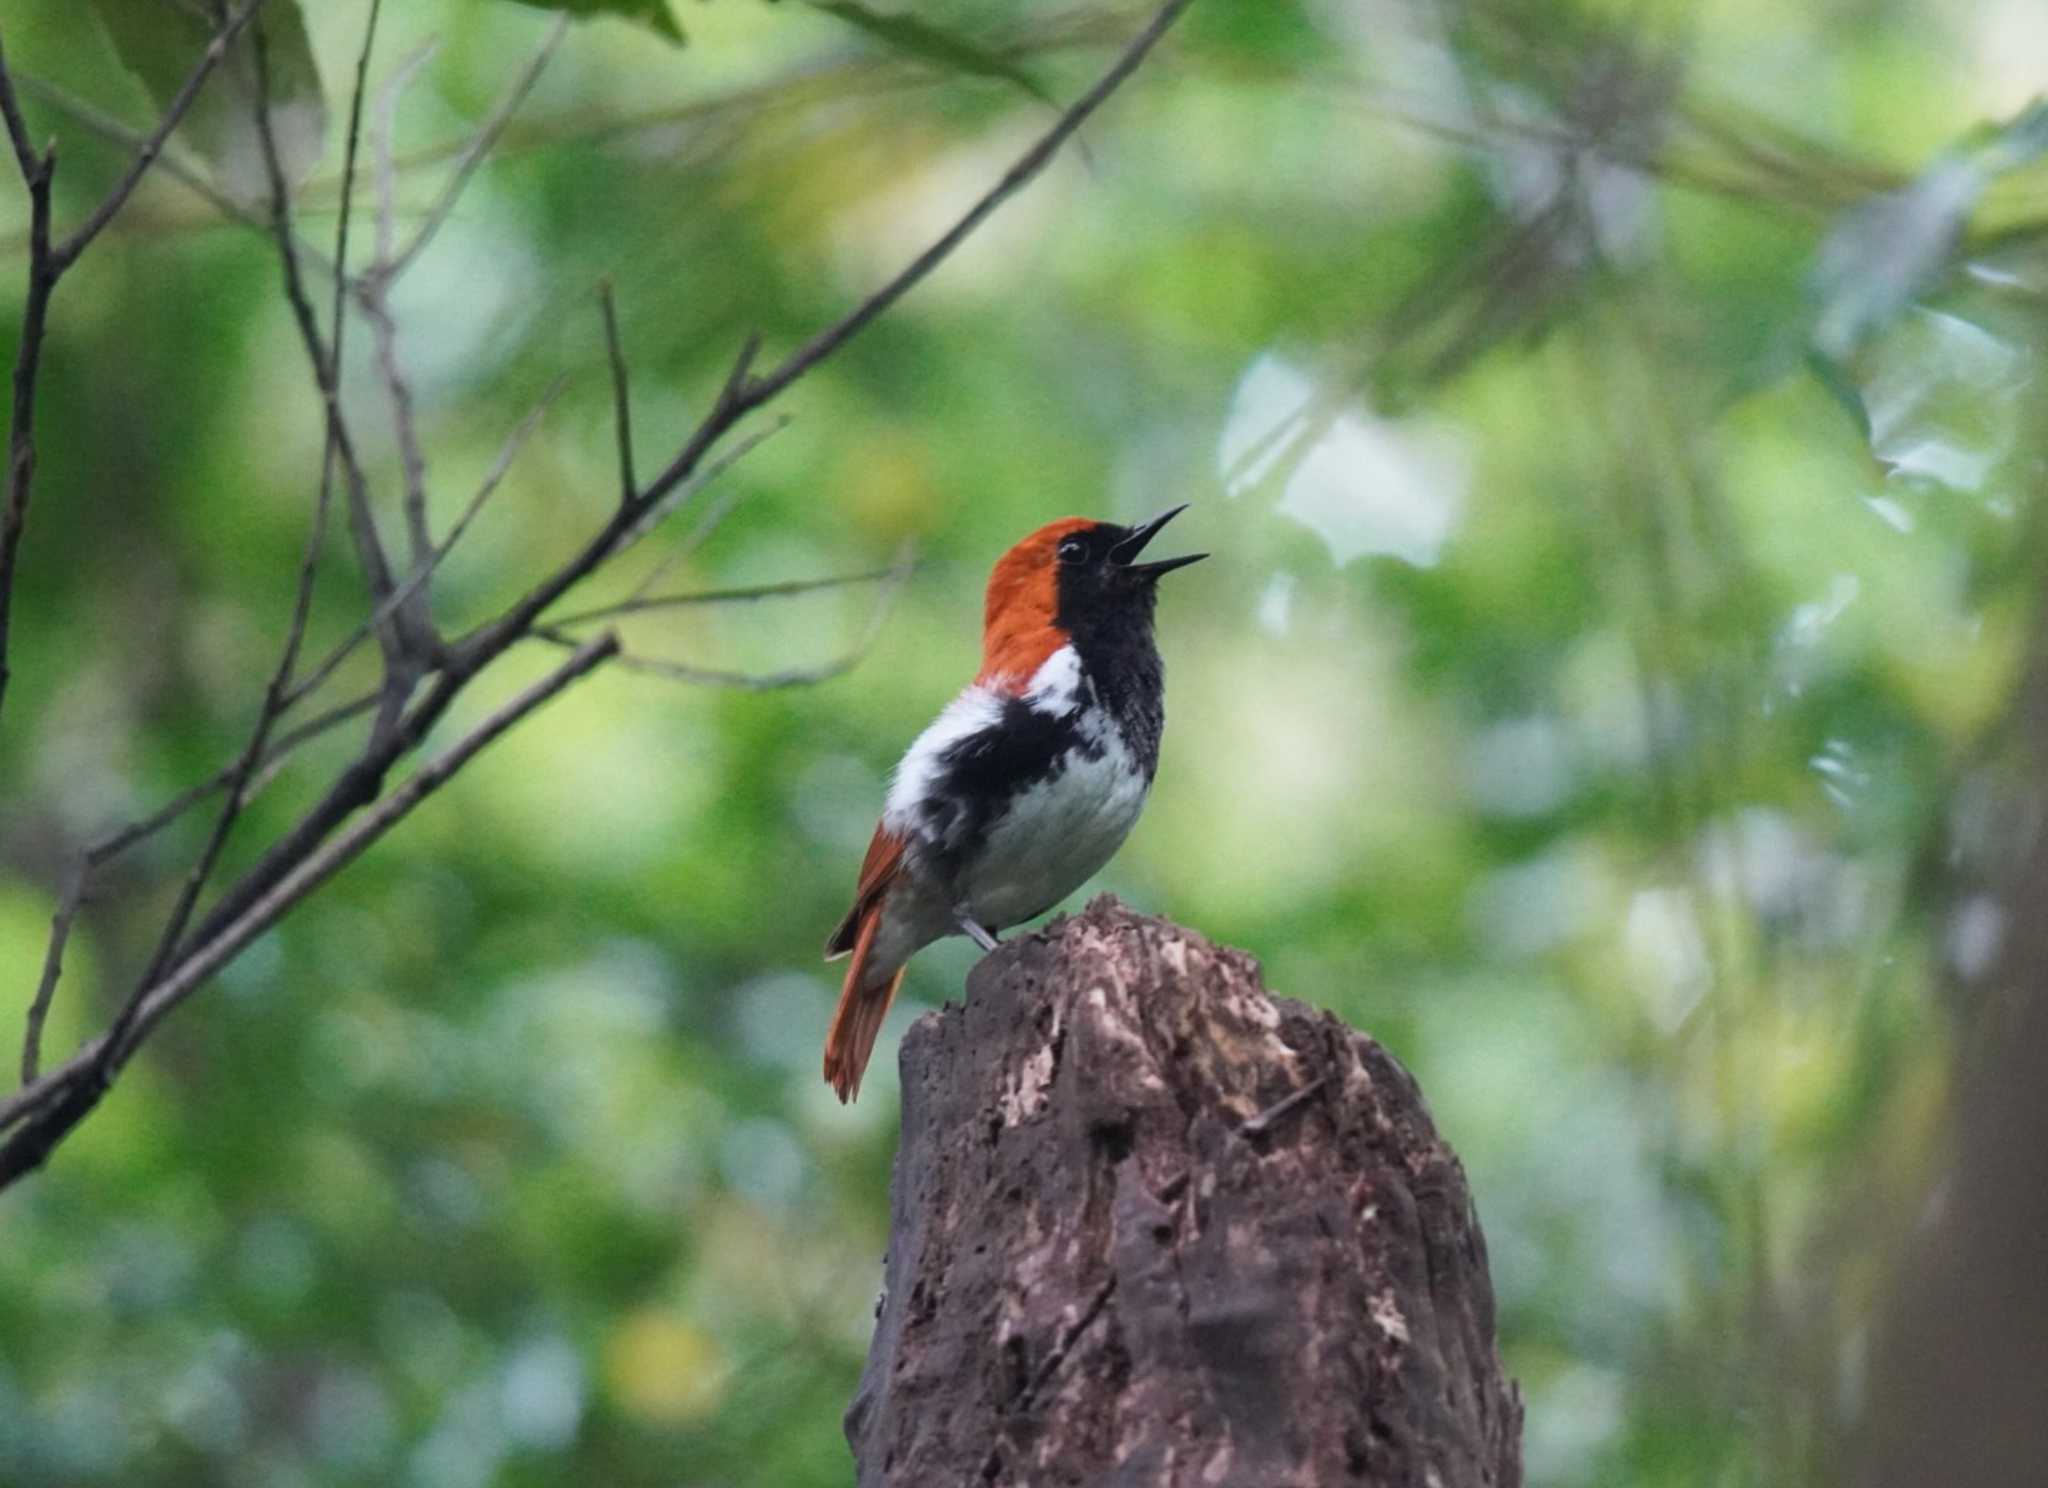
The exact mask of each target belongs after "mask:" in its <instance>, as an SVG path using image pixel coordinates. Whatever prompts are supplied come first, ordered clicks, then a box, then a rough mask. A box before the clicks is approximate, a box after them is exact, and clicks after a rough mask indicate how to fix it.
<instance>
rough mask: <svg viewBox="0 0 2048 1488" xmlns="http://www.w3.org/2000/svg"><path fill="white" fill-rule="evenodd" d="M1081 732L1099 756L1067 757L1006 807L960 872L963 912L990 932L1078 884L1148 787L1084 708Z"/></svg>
mask: <svg viewBox="0 0 2048 1488" xmlns="http://www.w3.org/2000/svg"><path fill="white" fill-rule="evenodd" d="M1082 727H1083V730H1084V732H1087V733H1089V734H1090V735H1091V737H1093V738H1094V739H1096V740H1097V741H1098V742H1099V746H1100V754H1099V756H1098V757H1096V758H1093V759H1091V758H1089V757H1088V753H1087V752H1086V751H1084V750H1081V749H1073V750H1069V751H1068V752H1067V756H1066V758H1065V759H1064V760H1063V761H1062V762H1061V768H1060V769H1058V770H1057V771H1055V772H1054V773H1053V774H1052V775H1051V776H1050V777H1048V778H1047V779H1045V780H1042V781H1039V782H1038V783H1037V784H1035V785H1033V786H1031V787H1030V788H1029V789H1027V790H1025V791H1024V792H1022V793H1021V794H1020V795H1018V796H1017V797H1016V799H1015V800H1014V801H1012V802H1011V805H1010V809H1009V810H1008V811H1006V812H1004V813H1003V815H1002V816H1001V817H1000V818H999V819H998V820H997V821H996V822H995V824H994V825H993V826H991V827H990V829H989V833H988V838H987V842H986V845H985V847H984V849H983V850H982V851H981V852H978V853H977V854H975V856H974V859H973V861H972V862H971V863H970V864H967V865H965V869H964V872H963V874H962V883H961V888H962V891H963V894H962V897H963V898H964V900H965V901H966V904H967V907H968V909H969V912H970V913H972V914H973V916H974V917H975V918H976V919H977V920H979V921H981V922H982V923H983V924H985V925H988V926H991V927H993V928H995V929H1001V928H1003V927H1004V926H1007V925H1015V924H1017V923H1019V922H1021V921H1023V920H1027V919H1029V918H1031V917H1032V916H1033V915H1036V914H1040V913H1042V912H1044V911H1045V910H1047V909H1050V908H1051V907H1052V906H1053V905H1055V904H1057V903H1058V902H1059V901H1060V900H1062V899H1064V898H1066V897H1067V895H1069V894H1071V893H1073V892H1074V890H1076V889H1078V888H1079V887H1080V886H1081V885H1082V884H1083V883H1085V882H1086V881H1087V880H1088V879H1089V877H1090V876H1092V875H1093V874H1094V873H1095V872H1096V870H1098V869H1099V868H1101V867H1102V865H1103V864H1105V863H1107V862H1108V861H1109V860H1110V859H1111V858H1112V857H1113V856H1115V854H1116V850H1117V849H1118V848H1119V847H1121V846H1122V845H1123V841H1124V838H1126V837H1127V836H1129V835H1130V831H1131V828H1132V826H1134V825H1135V824H1136V822H1137V820H1138V813H1139V811H1140V810H1141V809H1142V808H1143V807H1144V805H1145V791H1146V788H1147V786H1148V784H1149V782H1148V781H1147V780H1146V779H1145V775H1144V772H1143V771H1142V770H1141V769H1139V767H1138V762H1137V760H1136V759H1135V758H1133V757H1132V755H1131V752H1130V750H1129V749H1128V748H1126V747H1125V745H1124V741H1123V738H1122V736H1121V735H1120V734H1118V733H1117V731H1116V728H1115V726H1114V725H1113V724H1112V723H1111V722H1110V721H1109V718H1108V716H1107V715H1106V714H1103V713H1101V712H1100V710H1099V709H1090V710H1088V712H1087V713H1085V714H1084V715H1083V719H1082Z"/></svg>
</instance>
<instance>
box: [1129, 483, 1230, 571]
mask: <svg viewBox="0 0 2048 1488" xmlns="http://www.w3.org/2000/svg"><path fill="white" fill-rule="evenodd" d="M1187 509H1188V504H1187V503H1186V502H1185V501H1183V502H1182V503H1181V504H1180V505H1179V506H1176V507H1170V508H1169V509H1167V510H1166V511H1163V512H1161V513H1160V514H1159V515H1158V516H1156V517H1154V518H1153V519H1152V520H1151V521H1149V522H1141V523H1140V524H1139V525H1138V526H1136V527H1133V528H1132V529H1131V535H1130V536H1129V537H1127V538H1125V539H1124V540H1123V541H1122V542H1120V543H1118V544H1117V545H1116V546H1115V547H1113V548H1111V549H1110V550H1109V558H1110V561H1111V562H1112V563H1118V564H1121V565H1123V567H1124V569H1125V570H1126V571H1127V572H1129V573H1133V574H1141V575H1143V576H1144V577H1146V578H1148V579H1156V578H1158V577H1159V576H1160V575H1161V574H1165V573H1172V572H1173V571H1174V570H1175V569H1176V568H1186V567H1187V566H1188V565H1189V564H1190V563H1199V562H1201V561H1202V560H1203V559H1204V558H1206V557H1208V556H1209V555H1208V554H1207V553H1189V554H1187V555H1186V556H1184V557H1180V558H1161V559H1160V560H1159V561H1158V562H1156V563H1138V562H1136V561H1134V560H1135V559H1136V558H1137V556H1138V555H1139V554H1140V553H1142V552H1144V551H1145V544H1146V543H1148V542H1150V541H1152V539H1153V538H1155V537H1157V536H1158V535H1159V529H1160V528H1162V527H1164V526H1165V525H1166V524H1167V523H1168V522H1171V521H1172V520H1173V519H1174V518H1175V517H1177V516H1179V515H1180V514H1181V513H1182V512H1184V511H1186V510H1187Z"/></svg>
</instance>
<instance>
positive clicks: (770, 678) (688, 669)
mask: <svg viewBox="0 0 2048 1488" xmlns="http://www.w3.org/2000/svg"><path fill="white" fill-rule="evenodd" d="M916 569H917V565H916V563H914V562H913V561H912V555H911V553H910V550H909V549H907V548H906V549H905V550H904V552H903V553H902V555H901V556H900V557H898V559H897V560H896V562H895V564H894V565H893V566H892V567H891V568H890V569H889V570H888V571H887V573H886V574H885V575H884V584H883V588H882V590H881V592H880V593H879V594H877V595H876V596H875V605H874V608H873V609H872V610H871V611H869V613H868V619H867V624H866V625H864V626H862V627H861V633H860V636H859V638H858V639H856V640H855V641H854V643H853V644H852V645H851V646H849V647H848V648H847V649H846V650H845V651H843V652H841V653H840V654H839V655H838V656H836V657H834V658H833V659H832V660H831V661H828V662H825V663H823V664H822V665H820V666H815V667H791V668H789V669H787V670H785V671H779V672H734V671H723V670H720V669H718V668H714V667H699V666H692V665H691V664H690V663H688V662H685V661H669V660H667V659H665V658H662V657H656V656H640V655H637V654H635V653H634V652H630V651H627V650H624V649H623V648H622V649H621V650H620V652H619V655H618V665H619V667H620V668H621V669H622V670H624V671H629V672H643V673H646V674H647V675H649V676H654V677H666V678H668V679H669V680H670V681H672V682H688V683H692V684H694V685H696V686H699V687H729V688H733V689H735V690H737V691H741V692H776V691H780V690H782V689H784V688H790V687H812V686H815V685H816V684H818V683H820V682H829V681H830V680H832V678H834V677H840V676H844V675H845V674H846V673H848V672H850V671H852V670H853V669H854V668H855V667H857V666H859V665H860V662H861V658H862V657H864V656H866V655H867V654H868V652H869V650H871V649H872V648H873V646H874V644H875V638H876V637H877V636H879V635H880V634H881V633H882V626H883V625H884V624H885V623H886V622H887V621H888V618H889V611H890V609H891V608H892V607H893V606H894V604H895V602H896V596H897V595H898V594H899V593H900V592H901V591H902V588H903V586H904V584H905V583H907V582H908V581H909V579H910V576H911V574H912V573H914V572H915V571H916ZM532 633H533V635H534V636H535V637H537V638H538V639H540V640H543V641H546V642H548V643H549V644H550V645H555V646H561V647H563V648H564V649H568V650H574V649H575V648H576V647H577V646H579V645H581V644H582V642H581V641H580V640H579V639H578V638H577V637H575V636H572V635H569V634H567V633H566V632H564V631H563V630H561V629H560V628H559V626H558V625H540V626H535V627H534V629H533V632H532Z"/></svg>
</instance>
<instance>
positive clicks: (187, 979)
mask: <svg viewBox="0 0 2048 1488" xmlns="http://www.w3.org/2000/svg"><path fill="white" fill-rule="evenodd" d="M618 646H619V642H618V637H617V636H614V635H612V634H610V633H609V632H607V633H606V634H604V635H601V636H598V637H597V638H596V639H594V640H592V641H590V642H588V643H587V644H585V645H584V646H582V647H580V648H579V649H578V650H577V651H576V653H575V654H574V655H573V656H571V657H570V658H569V659H568V660H567V661H565V662H563V663H562V665H561V666H559V667H557V668H556V669H555V670H554V671H552V672H550V673H549V674H548V675H547V676H545V677H543V678H542V679H541V680H540V681H538V682H536V683H534V684H533V685H532V686H531V687H528V688H526V689H525V690H524V691H522V692H521V693H519V694H518V695H517V696H516V697H514V698H513V699H512V700H511V701H510V702H508V703H506V704H505V705H504V706H503V707H501V708H499V709H498V710H497V711H496V712H494V713H492V714H491V715H490V716H489V717H488V718H486V719H484V720H483V722H481V723H479V724H478V725H477V726H476V727H475V728H473V729H471V730H470V731H469V732H468V733H467V734H465V735H463V737H462V738H461V739H459V740H458V741H457V742H456V743H454V744H452V745H450V746H449V747H448V749H447V750H445V751H444V752H443V753H441V754H440V755H438V756H436V757H435V758H434V759H432V760H430V761H428V762H427V763H426V764H424V765H422V766H420V768H419V769H418V770H416V771H415V772H414V773H413V774H412V775H411V777H410V778H408V779H407V780H406V782H405V783H404V784H403V785H401V786H399V787H398V788H397V789H396V790H394V791H392V792H391V793H390V794H389V795H388V796H385V797H384V798H383V799H382V800H380V801H379V802H378V803H377V805H376V807H375V808H374V809H372V810H370V811H368V812H365V813H364V815H363V816H362V817H361V818H360V819H359V820H358V821H357V822H356V823H355V824H354V825H353V826H351V827H350V828H349V829H348V830H347V831H345V832H342V833H340V834H338V835H337V836H336V837H335V838H334V839H333V840H332V841H331V842H328V843H327V844H326V845H324V846H323V847H321V848H319V849H318V850H317V851H314V852H312V853H309V854H308V855H306V856H305V857H304V858H303V859H302V860H301V861H300V862H299V863H298V864H297V866H296V867H294V868H293V869H292V871H291V872H289V873H287V874H286V875H284V876H283V877H282V878H281V879H279V880H278V882H277V883H276V884H274V885H272V886H271V887H270V888H269V889H268V890H267V891H266V892H265V893H263V894H262V895H260V896H259V897H257V898H256V899H255V900H254V901H253V902H252V903H251V904H249V905H248V906H247V907H246V908H244V909H242V910H241V911H239V912H238V913H237V914H236V916H235V917H234V919H233V920H232V921H231V922H230V923H228V924H227V925H225V926H223V927H222V928H221V929H220V930H219V931H218V932H217V933H215V934H213V935H211V936H209V937H207V938H206V939H205V940H204V941H203V942H202V943H201V944H200V945H199V946H198V947H196V948H195V949H194V950H193V951H192V952H191V953H190V954H189V955H187V956H185V957H184V958H183V959H182V960H180V962H179V964H178V967H177V969H176V970H175V971H174V972H172V973H171V975H169V976H168V977H167V978H165V979H164V980H163V981H161V982H159V983H158V984H157V985H156V986H154V987H152V988H150V989H149V991H148V993H147V995H145V996H144V997H143V998H142V999H141V1000H140V1002H139V1003H138V1004H137V1007H136V1011H135V1013H134V1016H133V1017H132V1018H130V1019H127V1020H126V1022H125V1026H121V1027H117V1028H116V1029H113V1030H110V1031H109V1032H108V1033H107V1034H105V1035H103V1036H102V1037H100V1038H99V1039H96V1040H94V1041H93V1043H91V1044H89V1045H87V1046H86V1047H85V1048H84V1049H82V1050H80V1051H79V1053H78V1055H76V1056H74V1058H73V1059H71V1060H70V1061H68V1062H67V1063H66V1064H65V1065H64V1066H63V1067H62V1068H61V1069H59V1070H57V1071H53V1072H52V1074H51V1075H50V1076H46V1077H45V1078H44V1079H43V1080H40V1081H37V1082H34V1083H32V1084H29V1085H26V1086H24V1087H23V1088H22V1089H21V1090H19V1091H17V1092H15V1094H14V1095H13V1096H12V1097H10V1098H9V1099H8V1100H6V1101H4V1102H0V1128H4V1127H6V1126H9V1125H11V1124H14V1123H16V1122H21V1123H22V1124H21V1126H20V1129H19V1130H18V1131H16V1132H14V1133H13V1135H11V1136H10V1137H8V1139H7V1140H6V1142H5V1144H4V1145H0V1187H4V1186H5V1185H7V1184H8V1183H11V1182H12V1181H13V1180H14V1179H16V1178H18V1177H20V1176H21V1175H22V1174H23V1173H27V1172H30V1171H32V1170H34V1169H35V1168H37V1167H39V1166H40V1165H41V1164H42V1162H43V1159H44V1158H46V1157H48V1156H49V1154H50V1150H51V1149H52V1148H53V1147H54V1146H55V1145H56V1144H57V1143H58V1142H59V1141H61V1140H62V1139H63V1138H64V1136H65V1134H66V1133H67V1132H69V1131H70V1130H71V1129H72V1128H73V1127H75V1126H76V1125H77V1124H78V1123H79V1122H80V1121H82V1120H84V1119H85V1117H86V1116H87V1114H89V1113H90V1112H91V1110H92V1108H93V1107H94V1106H95V1105H97V1104H98V1103H99V1099H100V1096H101V1095H103V1094H105V1092H106V1089H107V1082H108V1081H109V1080H111V1079H112V1077H113V1076H114V1074H115V1073H117V1072H118V1071H119V1069H120V1068H121V1066H122V1065H123V1064H124V1063H126V1062H127V1060H128V1058H129V1056H130V1055H131V1054H133V1053H134V1051H135V1049H136V1047H137V1046H138V1045H139V1044H140V1043H141V1042H142V1040H143V1039H144V1038H146V1037H147V1036H148V1034H149V1032H150V1030H151V1029H152V1028H154V1027H155V1026H156V1024H157V1023H158V1022H160V1021H161V1020H162V1019H163V1018H164V1016H165V1015H166V1014H168V1013H169V1012H170V1011H171V1010H172V1009H174V1008H175V1007H177V1005H178V1004H179V1003H181V1002H183V1001H184V1000H185V999H186V998H187V997H189V996H190V995H191V994H192V993H193V991H194V990H196V989H197V988H198V987H199V986H200V985H201V984H203V983H204V982H205V981H206V980H207V978H209V977H211V976H212V975H213V974H214V973H215V972H217V971H219V970H220V968H221V967H223V966H225V965H226V964H227V963H228V962H229V961H231V960H232V959H234V957H235V956H236V955H238V954H239V953H240V952H241V951H242V950H243V948H244V947H246V946H247V945H248V944H249V942H250V941H252V940H254V939H255V938H256V937H257V936H259V935H261V934H262V933H263V932H264V931H266V930H268V929H269V928H270V927H271V926H272V925H274V924H276V923H277V922H278V920H279V919H281V918H283V916H284V914H285V912H286V911H287V910H289V909H290V908H291V907H292V906H293V905H295V904H297V903H298V902H299V901H300V900H301V899H304V898H305V897H306V896H307V895H308V894H310V893H312V892H313V891H314V890H315V889H317V888H319V887H320V886H321V885H322V884H324V883H326V882H327V880H328V879H330V878H332V877H333V876H334V875H335V874H336V873H338V872H340V871H341V870H342V869H343V868H345V867H347V866H348V865H349V864H350V863H352V862H354V861H355V859H356V858H358V857H359V856H361V855H362V853H363V851H364V850H365V849H366V848H368V847H369V846H370V845H371V844H372V843H374V842H375V841H377V839H378V838H380V837H382V836H383V835H384V834H385V833H386V832H388V831H390V830H391V828H392V827H394V826H396V825H397V824H398V823H399V822H400V821H402V820H404V819H405V817H406V816H408V815H409V814H411V812H412V810H413V808H414V807H416V806H418V805H419V804H420V802H422V801H424V800H425V799H426V798H427V797H428V796H430V795H432V794H433V793H434V792H435V791H436V790H438V789H440V787H441V786H443V785H445V784H446V783H447V781H448V779H449V778H450V777H451V776H453V775H454V774H455V772H456V771H458V770H460V769H461V768H462V767H463V766H464V765H466V764H468V763H469V762H470V760H472V759H474V758H475V757H476V756H477V755H478V754H479V753H480V752H481V751H482V750H483V749H485V748H486V747H487V746H488V745H490V744H491V743H492V742H493V741H494V740H496V739H497V738H499V737H500V736H501V735H502V734H504V732H505V731H506V730H507V729H509V728H511V727H512V726H513V725H514V724H515V723H517V722H519V720H521V719H522V718H524V717H526V716H527V715H528V714H529V713H531V712H533V711H534V710H535V709H536V708H538V707H540V706H541V705H542V704H543V703H546V702H547V701H548V700H549V699H550V698H553V697H554V696H555V695H556V694H558V693H559V692H561V691H562V690H563V689H564V688H565V687H567V686H569V684H571V683H572V682H574V681H576V680H577V679H578V678H579V677H582V676H584V675H585V674H586V673H588V672H589V671H591V670H592V669H593V668H594V667H597V666H599V665H600V664H602V663H603V662H605V661H606V660H608V659H610V658H611V657H612V656H614V655H616V654H617V652H618ZM24 1117H26V1118H27V1119H26V1120H25V1121H24V1120H23V1118H24Z"/></svg>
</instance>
